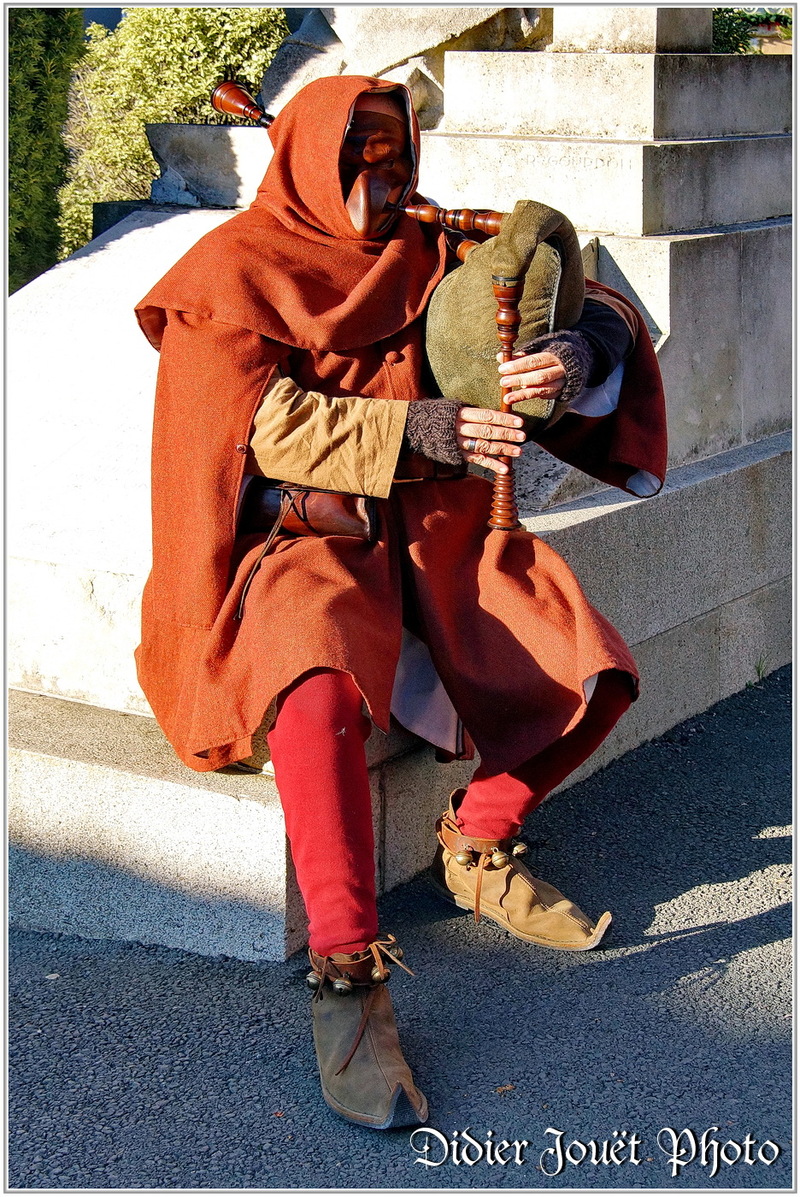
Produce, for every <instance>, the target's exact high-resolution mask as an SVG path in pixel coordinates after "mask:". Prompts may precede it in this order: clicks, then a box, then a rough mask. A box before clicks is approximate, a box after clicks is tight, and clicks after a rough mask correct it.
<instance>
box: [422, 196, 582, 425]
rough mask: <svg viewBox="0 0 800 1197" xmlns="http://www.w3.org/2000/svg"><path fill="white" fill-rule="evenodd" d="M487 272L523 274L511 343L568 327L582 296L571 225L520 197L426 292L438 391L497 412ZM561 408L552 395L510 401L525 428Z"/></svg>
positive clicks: (548, 420)
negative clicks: (517, 322)
mask: <svg viewBox="0 0 800 1197" xmlns="http://www.w3.org/2000/svg"><path fill="white" fill-rule="evenodd" d="M493 274H494V275H498V276H500V277H503V278H518V277H520V276H524V280H525V282H524V287H523V292H522V298H521V299H520V303H519V311H520V315H521V321H520V326H519V333H518V335H517V342H516V343H517V345H518V346H520V347H522V346H525V345H527V344H529V343H530V342H531V341H532V340H534V338H535V337H539V336H541V335H542V334H543V333H546V332H553V331H555V330H557V329H562V328H570V327H571V326H572V325H573V324H575V323H576V322H577V321H578V319H579V318H580V315H581V311H582V310H583V298H584V274H583V261H582V258H581V251H580V246H579V245H578V238H577V235H576V233H575V229H574V228H573V227H572V224H571V223H570V221H569V220H568V219H567V218H566V216H565V215H564V214H563V212H558V211H556V209H555V208H549V207H548V206H547V204H540V203H538V202H537V201H536V200H520V201H519V203H517V204H516V205H515V207H514V211H513V212H510V213H508V214H507V215H506V216H504V217H503V222H502V225H501V228H500V232H499V233H498V234H497V236H496V237H491V238H490V239H489V240H488V241H486V242H485V243H484V244H483V245H479V246H478V247H477V248H476V249H473V250H472V251H471V252H470V253H469V255H468V256H467V259H466V261H465V262H464V263H463V264H462V265H461V266H459V267H458V268H457V269H456V270H453V271H452V272H451V273H450V274H448V275H447V276H446V277H445V278H444V279H442V281H441V282H440V283H439V285H438V286H437V287H436V289H435V290H434V292H433V295H432V296H431V301H430V303H429V305H428V312H427V318H426V327H425V348H426V351H427V354H428V361H429V362H430V365H431V369H432V370H433V374H434V377H435V378H436V381H437V384H438V386H439V388H440V391H441V394H442V395H443V396H444V398H445V399H458V400H460V401H461V402H462V403H464V404H465V406H470V407H489V408H494V409H495V410H497V409H498V408H499V407H500V396H501V388H500V382H499V376H498V373H497V351H498V349H499V342H498V339H497V331H496V325H495V313H496V312H497V300H496V299H495V297H494V293H493V291H492V275H493ZM559 408H560V409H561V410H559ZM564 408H565V404H563V403H562V404H559V402H558V401H556V400H553V399H538V398H537V399H526V400H525V401H524V402H522V403H516V404H515V405H514V411H515V413H516V414H517V415H521V416H523V418H524V419H525V429H526V431H527V432H528V433H529V434H530V433H533V432H536V431H539V432H540V431H541V430H542V429H543V428H545V427H548V426H549V425H550V424H553V423H555V421H556V420H557V419H558V417H559V416H560V415H561V414H563V409H564Z"/></svg>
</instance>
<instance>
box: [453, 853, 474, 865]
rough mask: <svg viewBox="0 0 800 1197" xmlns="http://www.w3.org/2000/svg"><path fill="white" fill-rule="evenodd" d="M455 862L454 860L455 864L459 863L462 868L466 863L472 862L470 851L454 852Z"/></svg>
mask: <svg viewBox="0 0 800 1197" xmlns="http://www.w3.org/2000/svg"><path fill="white" fill-rule="evenodd" d="M455 862H456V864H459V865H461V866H462V867H463V868H466V867H467V865H471V864H472V853H471V852H456V855H455Z"/></svg>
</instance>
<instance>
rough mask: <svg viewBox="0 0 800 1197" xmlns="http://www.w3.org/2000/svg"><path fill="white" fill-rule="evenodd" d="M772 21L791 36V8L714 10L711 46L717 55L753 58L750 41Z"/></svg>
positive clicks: (787, 35)
mask: <svg viewBox="0 0 800 1197" xmlns="http://www.w3.org/2000/svg"><path fill="white" fill-rule="evenodd" d="M767 21H772V22H774V23H775V24H776V25H778V26H780V28H781V29H782V30H783V31H784V33H783V34H782V36H786V37H790V36H791V33H792V9H791V8H715V9H714V10H713V22H714V26H713V27H714V42H713V48H714V51H715V53H717V54H754V53H760V51H757V50H754V49H753V47H752V46H751V44H750V39H751V37H752V36H753V33H754V32H755V30H756V29H757V28H758V27H759V25H763V24H764V23H765V22H767Z"/></svg>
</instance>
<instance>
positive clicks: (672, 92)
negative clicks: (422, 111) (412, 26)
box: [439, 51, 792, 141]
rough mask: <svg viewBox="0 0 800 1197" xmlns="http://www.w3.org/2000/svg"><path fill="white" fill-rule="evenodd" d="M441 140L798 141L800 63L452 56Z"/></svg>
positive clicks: (745, 57)
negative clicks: (466, 136) (794, 136)
mask: <svg viewBox="0 0 800 1197" xmlns="http://www.w3.org/2000/svg"><path fill="white" fill-rule="evenodd" d="M444 96H445V100H444V123H443V124H442V125H441V126H440V128H439V131H440V132H449V133H457V132H469V133H494V134H522V135H525V136H528V137H531V136H533V137H561V138H590V139H598V138H600V139H603V140H608V141H665V140H677V141H686V140H690V139H694V138H700V139H702V140H708V139H711V138H717V137H735V136H745V135H763V134H766V133H788V132H789V131H790V129H791V125H792V62H791V58H790V57H788V56H787V57H780V56H772V57H770V56H764V55H757V54H723V55H720V54H602V53H596V54H592V53H574V54H570V53H563V54H542V53H536V52H530V53H526V52H522V53H516V54H502V53H483V54H481V53H477V52H471V53H458V52H455V51H452V52H450V53H448V54H446V55H445V90H444Z"/></svg>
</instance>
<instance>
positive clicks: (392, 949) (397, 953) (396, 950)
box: [389, 943, 404, 960]
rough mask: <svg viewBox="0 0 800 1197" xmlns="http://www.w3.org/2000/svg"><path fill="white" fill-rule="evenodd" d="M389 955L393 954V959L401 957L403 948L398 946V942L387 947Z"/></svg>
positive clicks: (400, 958)
mask: <svg viewBox="0 0 800 1197" xmlns="http://www.w3.org/2000/svg"><path fill="white" fill-rule="evenodd" d="M389 955H390V956H394V958H395V960H402V959H403V955H404V953H403V949H402V948H401V947H400V944H399V943H393V944H392V946H391V947H390V948H389Z"/></svg>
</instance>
